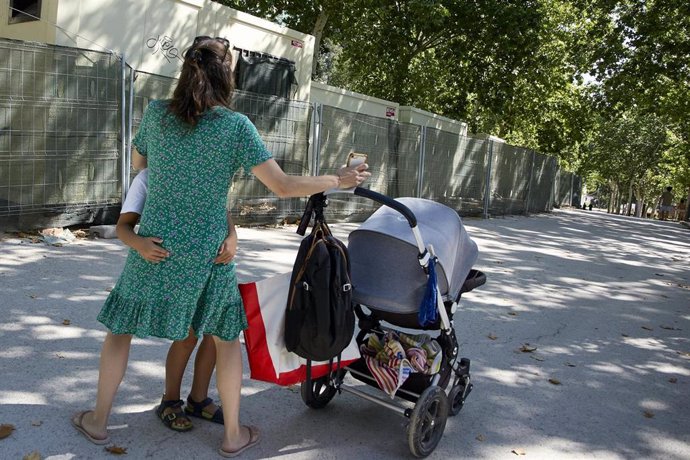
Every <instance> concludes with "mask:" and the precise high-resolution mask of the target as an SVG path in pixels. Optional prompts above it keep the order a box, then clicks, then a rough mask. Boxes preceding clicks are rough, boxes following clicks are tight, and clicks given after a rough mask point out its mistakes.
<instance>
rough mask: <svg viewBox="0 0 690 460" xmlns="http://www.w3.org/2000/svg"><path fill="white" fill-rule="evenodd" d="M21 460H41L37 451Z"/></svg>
mask: <svg viewBox="0 0 690 460" xmlns="http://www.w3.org/2000/svg"><path fill="white" fill-rule="evenodd" d="M22 460H41V454H39V453H38V451H33V452H31V453H30V454H26V455H25V456H24V457H22Z"/></svg>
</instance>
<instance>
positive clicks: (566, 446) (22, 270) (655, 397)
mask: <svg viewBox="0 0 690 460" xmlns="http://www.w3.org/2000/svg"><path fill="white" fill-rule="evenodd" d="M465 223H466V225H467V227H468V229H469V231H470V233H471V235H472V236H473V238H474V239H475V240H476V241H477V243H478V244H479V247H480V254H481V255H480V260H479V262H478V264H477V268H479V269H481V270H483V271H484V272H486V273H487V275H488V278H489V282H488V283H487V285H486V286H484V287H482V288H480V289H477V290H476V291H474V292H472V293H470V294H467V295H466V296H465V297H464V299H463V300H464V301H463V303H462V305H461V310H460V311H459V313H458V314H457V316H456V318H457V325H456V329H457V334H458V337H459V341H460V343H461V345H462V355H463V356H467V357H469V358H471V359H472V370H473V373H472V375H473V379H474V384H475V390H474V391H473V393H472V394H471V396H470V397H469V399H468V402H467V404H466V406H465V408H464V409H463V411H462V412H461V413H460V415H458V416H457V417H455V418H451V419H449V421H448V425H447V427H446V431H445V435H444V438H443V439H442V441H441V443H440V444H439V446H438V448H437V449H436V451H435V452H434V453H433V454H432V455H431V457H430V458H439V459H441V458H443V459H448V458H452V459H514V458H526V459H555V458H557V459H575V458H596V459H637V458H656V459H687V458H690V430H689V429H688V427H690V398H689V397H688V394H690V230H688V229H687V228H684V227H682V226H680V225H678V224H676V223H671V222H652V221H645V220H639V219H635V218H625V217H616V216H608V215H606V214H604V213H600V212H596V211H594V212H589V211H582V210H577V211H557V212H555V213H553V214H552V215H539V216H533V217H529V218H525V217H509V218H505V219H500V218H499V219H491V220H487V221H483V220H473V219H468V220H466V222H465ZM335 228H336V233H337V234H339V235H340V236H341V237H343V236H345V235H346V234H347V233H348V232H349V231H350V230H351V229H352V228H354V225H353V224H343V225H337V226H335ZM239 235H240V238H241V242H240V245H241V250H240V253H239V255H238V263H239V274H240V277H241V279H242V280H249V279H260V278H263V277H267V276H270V275H272V274H276V273H282V272H285V271H289V270H290V268H291V264H292V262H293V260H294V256H295V253H296V248H297V245H298V242H299V240H300V238H299V237H298V236H297V235H296V234H294V227H287V228H278V229H248V228H240V229H239ZM125 255H126V251H125V249H124V247H123V246H122V245H121V244H120V243H119V242H117V241H115V240H95V241H94V240H80V241H78V242H76V243H74V244H71V245H68V246H65V247H61V248H58V247H48V246H45V245H43V244H41V243H39V244H31V243H30V242H28V241H27V240H19V239H17V238H4V239H3V241H1V242H0V292H1V293H2V295H1V297H0V305H1V307H2V308H1V309H0V312H2V318H1V319H0V369H2V372H1V373H0V424H12V425H14V426H15V428H16V430H15V431H14V432H13V433H12V434H11V436H9V437H8V438H5V439H2V440H0V458H2V459H21V458H22V457H23V456H24V455H26V454H28V453H31V452H33V451H37V452H39V453H40V454H41V456H42V458H44V459H45V458H49V459H72V458H108V457H110V455H111V454H108V453H107V452H105V451H104V450H103V448H102V447H96V446H93V445H91V444H89V443H88V442H86V441H85V440H84V439H83V438H82V437H81V436H79V435H77V433H76V432H75V431H74V429H73V428H72V427H71V426H70V424H69V421H68V416H69V414H71V413H72V412H74V411H76V410H77V409H80V408H83V407H85V405H86V404H88V403H90V402H91V401H93V399H94V392H95V388H96V378H97V368H98V355H99V351H100V345H101V342H102V340H103V337H104V329H103V327H102V326H101V325H100V324H99V323H97V322H96V320H95V318H96V315H97V312H98V310H99V308H100V306H101V304H102V302H103V300H104V299H105V297H106V295H107V291H108V289H109V288H111V287H112V286H113V285H114V283H115V280H116V278H117V276H118V274H119V271H120V269H121V267H122V265H123V263H124V258H125ZM65 320H67V321H65ZM64 322H69V324H68V325H66V324H64ZM525 344H529V347H536V350H534V351H532V352H529V353H527V352H521V351H520V348H521V347H522V346H523V345H525ZM167 348H168V343H167V342H166V341H164V340H158V339H146V340H143V339H135V340H134V346H133V349H132V353H131V357H130V367H129V370H128V373H127V376H126V377H125V382H124V383H123V385H122V387H121V390H120V392H119V394H118V398H117V400H116V404H115V408H114V413H113V417H112V419H111V423H112V427H111V438H112V441H113V443H114V444H115V445H117V446H121V447H124V448H127V455H126V457H125V458H130V459H144V458H151V459H171V458H172V459H177V458H179V459H183V458H184V459H187V458H201V459H207V458H208V459H214V458H218V456H217V454H216V449H217V447H218V446H219V443H220V436H221V430H222V428H221V427H220V426H218V425H212V424H209V423H204V422H197V424H196V427H195V429H194V430H193V431H192V432H190V433H182V434H178V433H173V432H171V431H169V430H167V429H166V428H164V427H163V425H162V424H161V423H160V422H159V421H158V420H157V419H156V417H155V415H154V413H153V411H152V409H153V407H154V406H155V404H156V402H157V401H158V400H159V398H160V394H161V392H162V389H163V375H164V359H165V354H166V351H167ZM245 371H246V366H245ZM550 380H551V382H560V384H558V385H556V384H554V383H550ZM189 384H190V379H189V375H187V377H186V379H185V382H184V387H183V388H184V389H185V390H186V389H188V387H189ZM243 394H244V398H243V403H242V417H243V419H244V420H245V421H247V422H251V423H254V424H257V425H260V426H261V427H262V430H263V436H264V437H263V440H262V443H261V444H260V446H258V447H257V448H255V449H252V450H250V451H247V453H246V455H244V456H243V457H244V458H248V459H253V458H280V459H359V458H375V459H399V458H406V457H409V451H408V448H407V440H406V435H405V429H404V422H405V420H404V419H403V418H401V417H400V416H398V415H396V414H394V413H393V412H390V411H388V410H385V409H383V408H381V407H379V406H376V405H374V404H371V403H369V402H367V401H364V400H361V399H359V398H357V397H355V396H351V395H348V394H342V395H338V396H336V398H335V399H334V400H333V401H332V402H331V404H329V406H328V407H327V408H326V409H324V410H321V411H314V410H310V409H308V408H307V407H306V406H304V404H303V403H302V401H301V398H300V396H299V389H298V388H296V387H295V388H281V387H277V386H271V385H267V384H263V383H260V382H255V381H251V380H249V379H245V382H244V389H243ZM213 395H214V396H215V395H216V393H215V391H213ZM514 452H518V453H524V454H525V455H524V457H522V456H521V455H520V456H518V455H517V454H516V453H514Z"/></svg>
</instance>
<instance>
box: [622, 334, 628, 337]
mask: <svg viewBox="0 0 690 460" xmlns="http://www.w3.org/2000/svg"><path fill="white" fill-rule="evenodd" d="M621 335H622V336H623V337H630V336H629V335H628V334H621Z"/></svg>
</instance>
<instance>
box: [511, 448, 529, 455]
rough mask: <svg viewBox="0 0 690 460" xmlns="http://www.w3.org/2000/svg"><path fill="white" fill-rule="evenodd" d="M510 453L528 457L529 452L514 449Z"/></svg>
mask: <svg viewBox="0 0 690 460" xmlns="http://www.w3.org/2000/svg"><path fill="white" fill-rule="evenodd" d="M510 452H512V453H513V454H515V455H527V452H525V451H524V450H522V449H513V450H511V451H510Z"/></svg>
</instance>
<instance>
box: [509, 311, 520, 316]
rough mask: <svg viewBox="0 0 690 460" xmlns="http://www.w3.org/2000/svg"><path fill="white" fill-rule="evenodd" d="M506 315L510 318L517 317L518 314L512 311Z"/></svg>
mask: <svg viewBox="0 0 690 460" xmlns="http://www.w3.org/2000/svg"><path fill="white" fill-rule="evenodd" d="M508 314H509V315H510V316H517V315H518V314H517V313H515V312H514V311H511V312H508Z"/></svg>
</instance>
